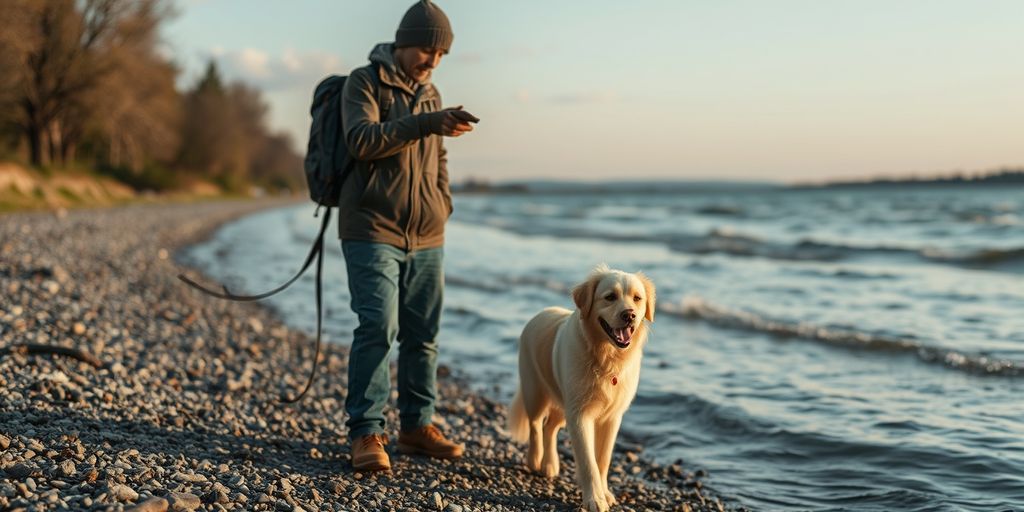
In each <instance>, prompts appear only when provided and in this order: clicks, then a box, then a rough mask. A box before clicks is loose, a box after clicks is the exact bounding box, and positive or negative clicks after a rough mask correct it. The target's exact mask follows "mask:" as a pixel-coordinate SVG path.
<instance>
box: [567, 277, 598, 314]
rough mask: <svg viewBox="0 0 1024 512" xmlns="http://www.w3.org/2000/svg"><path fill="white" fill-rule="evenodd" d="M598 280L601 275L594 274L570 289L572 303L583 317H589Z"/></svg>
mask: <svg viewBox="0 0 1024 512" xmlns="http://www.w3.org/2000/svg"><path fill="white" fill-rule="evenodd" d="M600 279H601V275H600V274H598V273H596V272H595V273H593V274H591V275H590V277H587V280H586V281H583V282H582V283H580V284H578V285H576V287H575V288H573V289H572V301H573V302H575V303H576V307H577V308H579V310H580V313H582V314H583V316H585V317H586V316H590V308H592V307H593V306H594V290H595V289H596V288H597V282H598V281H599V280H600Z"/></svg>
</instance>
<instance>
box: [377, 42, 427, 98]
mask: <svg viewBox="0 0 1024 512" xmlns="http://www.w3.org/2000/svg"><path fill="white" fill-rule="evenodd" d="M394 52H395V44H394V43H378V44H377V46H374V47H373V50H371V51H370V63H372V64H377V67H378V69H379V70H380V71H379V72H380V81H381V83H385V84H388V85H390V86H392V87H397V88H399V89H402V90H404V91H406V92H408V93H409V94H412V95H414V96H415V94H416V91H414V90H413V87H412V81H411V80H409V79H408V78H405V76H404V74H403V73H402V72H401V71H399V70H398V63H397V62H395V55H394Z"/></svg>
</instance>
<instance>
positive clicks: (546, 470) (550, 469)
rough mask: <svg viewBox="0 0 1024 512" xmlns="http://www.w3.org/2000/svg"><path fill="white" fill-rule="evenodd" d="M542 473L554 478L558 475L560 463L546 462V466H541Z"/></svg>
mask: <svg viewBox="0 0 1024 512" xmlns="http://www.w3.org/2000/svg"><path fill="white" fill-rule="evenodd" d="M541 473H543V474H544V476H546V477H548V478H554V477H556V476H558V463H557V462H556V463H554V464H544V467H542V468H541Z"/></svg>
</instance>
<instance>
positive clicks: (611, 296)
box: [604, 293, 615, 301]
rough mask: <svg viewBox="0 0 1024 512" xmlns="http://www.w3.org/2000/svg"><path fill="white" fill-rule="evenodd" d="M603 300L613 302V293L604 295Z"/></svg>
mask: <svg viewBox="0 0 1024 512" xmlns="http://www.w3.org/2000/svg"><path fill="white" fill-rule="evenodd" d="M604 300H608V301H611V300H615V294H614V293H609V294H608V295H605V296H604Z"/></svg>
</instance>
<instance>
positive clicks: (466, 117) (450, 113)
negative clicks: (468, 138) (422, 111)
mask: <svg viewBox="0 0 1024 512" xmlns="http://www.w3.org/2000/svg"><path fill="white" fill-rule="evenodd" d="M428 115H430V116H431V119H430V121H431V122H430V126H431V131H432V132H434V133H437V134H438V135H444V136H445V137H458V136H460V135H462V134H464V133H466V132H471V131H473V125H471V124H470V123H477V122H479V121H480V119H479V118H477V117H476V116H474V115H473V114H470V113H469V112H466V111H465V110H462V105H459V106H458V107H450V108H446V109H444V110H439V111H437V112H431V113H430V114H428Z"/></svg>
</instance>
